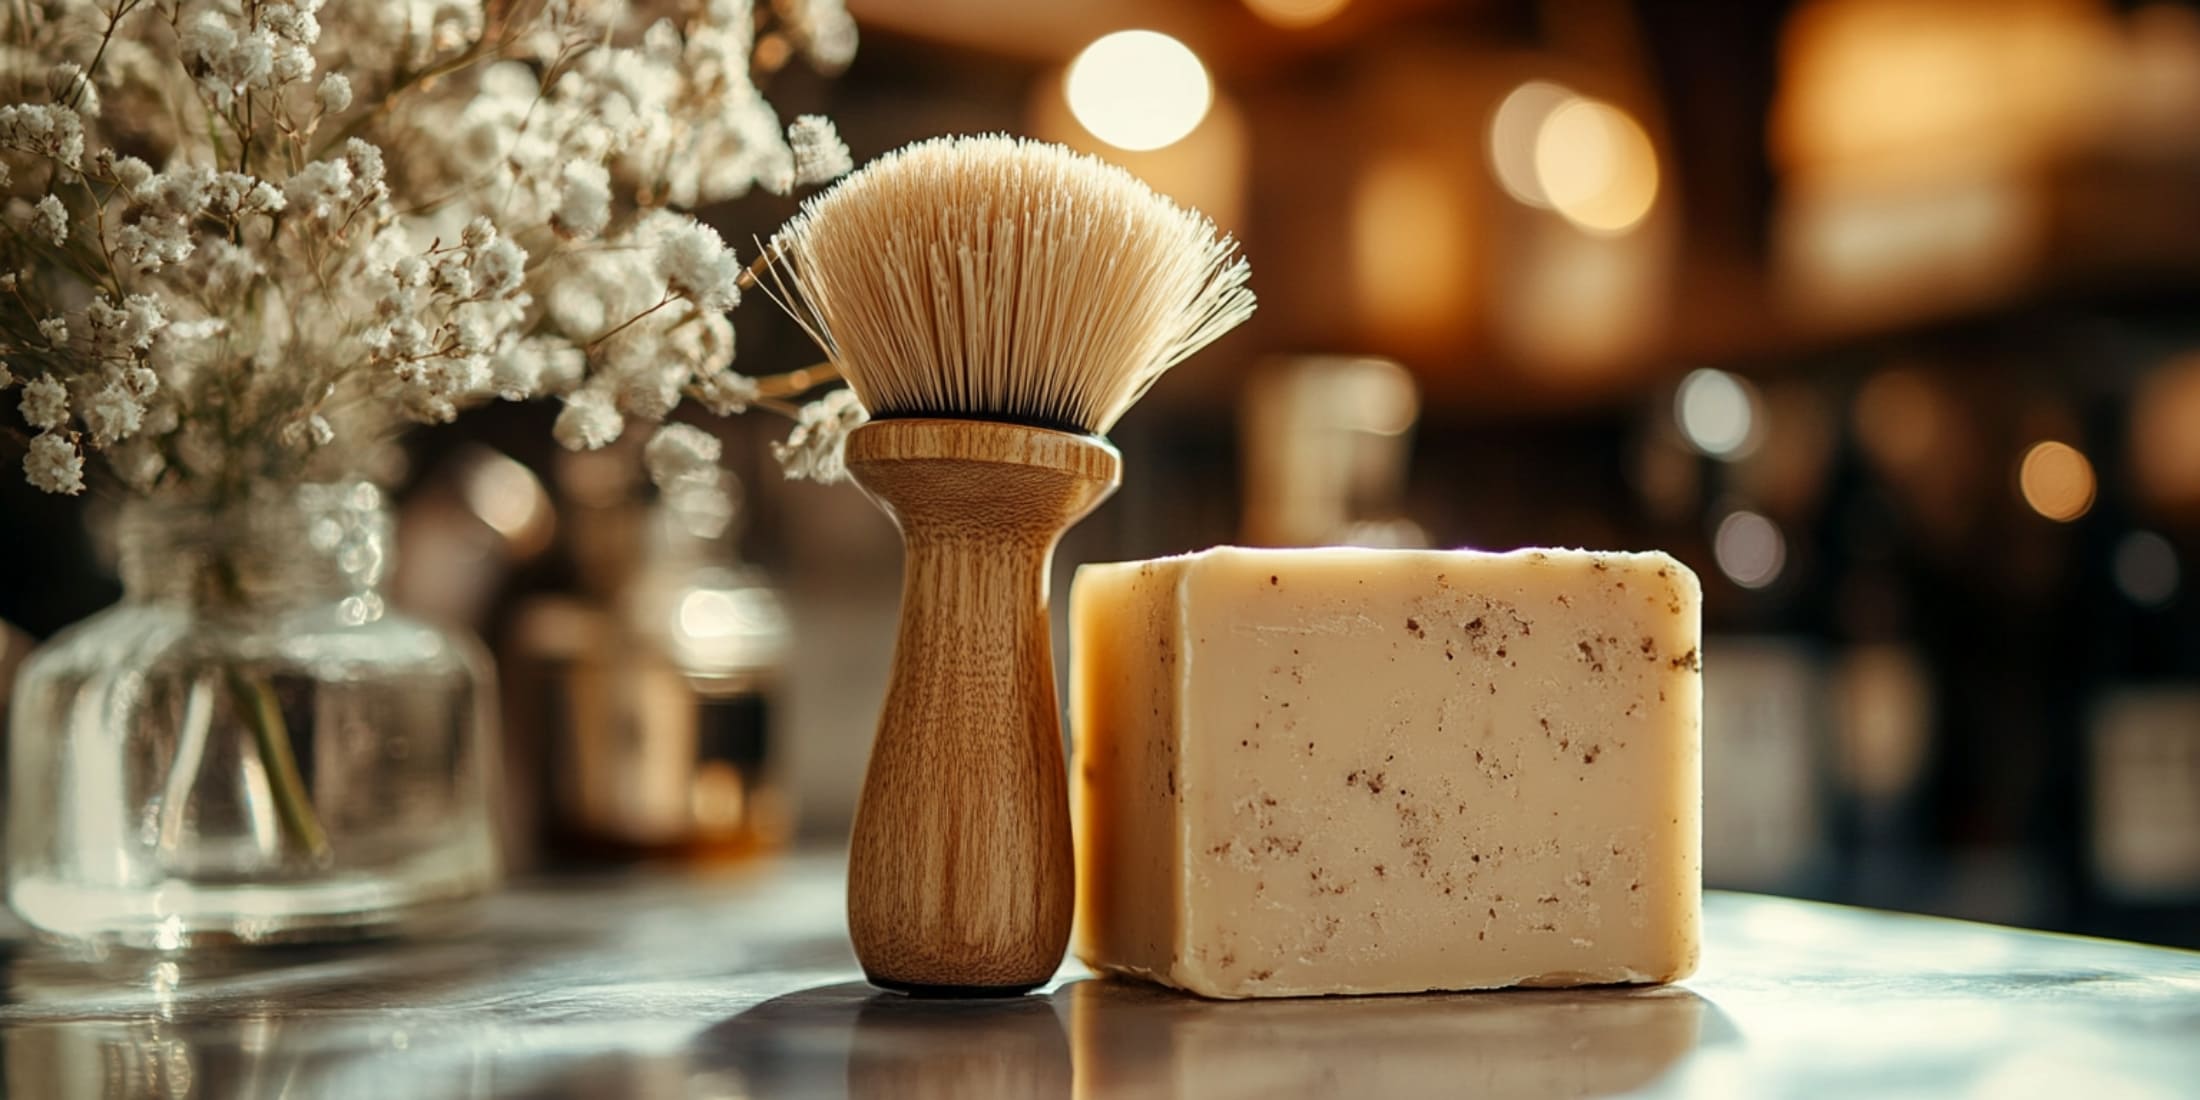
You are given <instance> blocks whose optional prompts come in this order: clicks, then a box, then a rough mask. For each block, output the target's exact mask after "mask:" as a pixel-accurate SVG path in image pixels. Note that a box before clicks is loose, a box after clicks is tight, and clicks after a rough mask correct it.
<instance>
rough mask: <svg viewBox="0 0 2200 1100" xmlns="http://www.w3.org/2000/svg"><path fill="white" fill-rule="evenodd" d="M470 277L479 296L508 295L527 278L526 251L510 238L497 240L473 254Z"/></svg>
mask: <svg viewBox="0 0 2200 1100" xmlns="http://www.w3.org/2000/svg"><path fill="white" fill-rule="evenodd" d="M473 277H474V281H475V283H476V284H477V285H478V286H479V288H480V293H482V294H487V295H493V296H497V297H503V296H506V295H509V294H511V293H513V292H514V291H516V290H518V289H519V288H520V284H521V283H522V282H523V281H525V280H526V278H527V250H526V249H523V248H521V247H520V246H518V245H517V244H514V243H512V238H510V237H498V238H497V239H495V240H493V241H490V242H489V243H488V244H486V245H483V246H482V247H481V250H480V251H479V252H477V253H475V255H474V268H473Z"/></svg>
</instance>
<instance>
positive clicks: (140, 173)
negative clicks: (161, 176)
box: [115, 157, 153, 191]
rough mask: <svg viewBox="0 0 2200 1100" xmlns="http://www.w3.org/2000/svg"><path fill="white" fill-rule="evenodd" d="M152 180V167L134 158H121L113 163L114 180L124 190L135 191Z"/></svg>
mask: <svg viewBox="0 0 2200 1100" xmlns="http://www.w3.org/2000/svg"><path fill="white" fill-rule="evenodd" d="M152 178H153V166H152V165H150V164H147V163H145V162H144V161H142V160H139V159H137V158H136V157H123V158H122V159H120V160H117V161H115V179H116V180H117V181H118V182H120V183H121V184H122V186H123V188H124V189H125V190H128V191H136V190H137V189H138V188H140V187H143V186H145V181H146V180H149V179H152Z"/></svg>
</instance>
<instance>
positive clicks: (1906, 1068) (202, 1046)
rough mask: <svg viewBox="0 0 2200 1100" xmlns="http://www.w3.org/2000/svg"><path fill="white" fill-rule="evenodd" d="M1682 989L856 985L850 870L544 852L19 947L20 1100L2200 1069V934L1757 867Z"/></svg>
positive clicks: (1869, 1087) (1348, 1085) (1710, 930)
mask: <svg viewBox="0 0 2200 1100" xmlns="http://www.w3.org/2000/svg"><path fill="white" fill-rule="evenodd" d="M1706 917H1707V937H1708V942H1707V946H1706V951H1705V958H1704V967H1703V970H1702V971H1701V972H1700V973H1699V974H1698V975H1697V976H1696V977H1694V978H1692V979H1690V980H1689V981H1688V982H1686V983H1685V984H1684V985H1680V986H1675V987H1671V988H1664V989H1592V990H1572V991H1535V990H1520V991H1512V992H1504V993H1481V994H1463V995H1455V996H1405V997H1374V998H1362V999H1335V1000H1298V1001H1265V1002H1235V1003H1217V1002H1205V1001H1198V1000H1193V999H1188V998H1185V997H1181V996H1177V995H1174V994H1171V993H1168V992H1165V991H1162V990H1158V989H1152V988H1147V987H1143V986H1135V985H1126V984H1121V983H1116V982H1106V981H1096V980H1091V979H1087V978H1085V977H1083V976H1082V975H1079V974H1076V973H1073V972H1070V971H1065V973H1064V975H1063V977H1062V978H1061V979H1060V980H1058V981H1057V982H1056V983H1055V984H1053V985H1052V986H1049V987H1048V988H1046V989H1044V990H1042V991H1040V993H1038V994H1034V995H1032V996H1028V997H1023V998H1018V999H1015V1000H1011V1001H991V1002H988V1001H961V1002H926V1001H911V1000H907V999H905V998H901V997H897V996H893V995H889V994H881V993H877V992H875V991H873V990H871V989H870V988H868V987H867V986H865V985H863V984H862V982H861V980H860V977H859V975H858V972H857V971H856V970H855V967H854V960H853V959H852V958H851V957H850V956H849V954H848V949H847V946H846V943H845V940H844V938H843V923H842V918H841V899H840V888H839V882H838V868H837V866H836V865H835V864H833V863H832V862H830V861H824V860H809V861H793V862H787V863H782V864H779V865H777V866H775V867H772V868H768V869H763V870H759V871H754V872H750V873H747V874H744V875H736V876H734V877H719V878H712V879H693V880H683V879H675V878H670V877H665V876H644V877H631V878H608V879H606V878H595V879H587V880H558V881H550V882H543V883H538V884H533V885H527V886H523V887H520V888H517V889H514V890H512V891H509V892H508V893H506V894H504V895H503V896H501V897H498V898H496V899H495V900H493V901H491V902H489V903H487V904H486V906H485V907H484V909H483V912H482V913H481V914H480V919H479V922H478V924H477V925H476V926H475V927H474V928H472V929H470V930H460V931H450V932H446V933H445V934H443V935H441V936H437V937H434V938H427V939H422V940H418V941H414V942H408V943H403V944H381V945H369V946H362V947H352V948H347V949H343V950H293V951H288V952H284V953H280V954H274V955H253V956H247V957H245V958H243V959H216V960H211V961H194V962H193V963H191V964H190V965H189V966H188V967H186V966H182V965H176V964H165V965H164V964H161V963H159V962H157V961H154V960H150V959H145V958H142V957H141V958H137V959H131V960H108V961H105V962H102V963H96V964H87V963H83V962H77V961H71V960H67V959H63V958H59V957H56V956H54V955H52V954H50V953H47V952H45V951H43V950H41V949H35V948H30V947H27V946H25V945H22V944H21V943H14V944H11V945H9V947H8V951H9V956H8V957H7V958H6V960H5V963H4V965H5V970H6V974H7V986H6V993H5V997H4V1003H0V1082H4V1084H5V1095H7V1096H10V1097H35V1098H41V1100H43V1098H49V1097H50V1098H73V1097H102V1096H106V1097H141V1096H144V1097H183V1096H190V1097H231V1096H244V1097H278V1096H282V1097H311V1098H348V1097H362V1098H364V1097H373V1098H378V1100H379V1098H383V1097H422V1098H431V1097H492V1096H525V1097H634V1098H640V1100H655V1098H659V1097H680V1098H690V1097H692V1098H697V1100H704V1098H724V1100H730V1098H734V1097H749V1096H755V1097H782V1096H785V1097H808V1096H843V1095H852V1096H866V1097H874V1096H875V1097H930V1096H938V1097H957V1098H970V1100H985V1098H990V1097H1016V1098H1025V1097H1039V1098H1044V1097H1050V1096H1076V1097H1081V1098H1114V1097H1156V1098H1160V1097H1168V1098H1175V1097H1187V1098H1191V1097H1197V1098H1215V1100H1230V1098H1235V1097H1246V1098H1261V1100H1268V1098H1276V1097H1293V1096H1351V1097H1355V1098H1364V1100H1375V1098H1386V1100H1387V1098H1392V1097H1414V1096H1503V1097H1537V1096H1602V1095H1612V1094H1645V1095H1656V1096H1677V1095H1705V1096H1720V1097H1727V1096H1735V1097H1741V1096H1814V1095H1828V1096H1855V1095H1865V1096H1874V1097H1889V1096H1932V1097H1995V1098H1999V1097H2022V1096H2053V1097H2079V1098H2080V1100H2105V1098H2108V1097H2123V1096H2141V1097H2163V1098H2169V1097H2186V1096H2195V1095H2200V954H2193V953H2187V952H2177V951H2168V950H2162V949H2156V948H2148V947H2139V946H2134V945H2130V944H2119V943H2108V942H2102V941H2095V940H2081V939H2072V938H2067V937H2059V936H2046V935H2039V934H2035V933H2027V932H2015V931H2010V930H2007V929H2000V928H1992V927H1986V926H1982V925H1974V924H1963V923H1957V922H1952V921H1941V920H1931V919H1926V918H1917V917H1902V916H1894V915H1889V914H1883V913H1874V912H1868V911H1864V910H1854V909H1843V908H1837V907H1832V906H1824V905H1814V904H1809V903H1803V902H1793V901H1785V900H1778V899H1771V898H1761V897H1752V896H1745V895H1714V896H1712V897H1711V898H1710V899H1709V900H1708V901H1707V904H1706Z"/></svg>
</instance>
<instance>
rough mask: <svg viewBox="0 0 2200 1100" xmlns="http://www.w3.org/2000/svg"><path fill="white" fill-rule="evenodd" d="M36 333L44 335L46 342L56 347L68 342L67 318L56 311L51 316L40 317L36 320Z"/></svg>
mask: <svg viewBox="0 0 2200 1100" xmlns="http://www.w3.org/2000/svg"><path fill="white" fill-rule="evenodd" d="M38 335H39V336H41V337H44V338H45V341H46V343H48V344H49V345H52V346H53V347H57V348H58V347H60V346H62V345H63V344H66V343H68V342H69V321H68V318H65V317H63V316H61V315H60V314H58V313H56V314H54V315H53V316H51V317H45V318H41V319H40V320H39V322H38Z"/></svg>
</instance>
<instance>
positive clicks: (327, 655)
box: [7, 483, 497, 950]
mask: <svg viewBox="0 0 2200 1100" xmlns="http://www.w3.org/2000/svg"><path fill="white" fill-rule="evenodd" d="M117 540H118V543H119V549H120V555H119V556H120V560H121V566H122V579H123V590H124V596H123V599H122V602H120V603H118V604H116V605H115V606H113V607H110V608H108V609H107V610H105V611H102V612H100V613H98V614H96V615H94V616H92V617H91V618H89V619H86V620H85V621H84V622H82V623H78V624H77V625H75V626H73V627H71V628H69V629H68V630H65V631H63V632H62V633H60V634H58V635H56V636H55V637H54V638H53V639H52V640H50V641H48V642H47V643H46V644H45V645H44V646H42V647H40V648H39V650H38V651H37V652H36V653H34V654H32V656H31V657H30V658H29V660H28V661H27V662H26V663H25V664H24V666H23V668H22V670H21V672H20V678H19V680H18V682H17V690H16V692H15V697H14V700H13V706H12V710H11V712H10V719H11V723H12V726H13V733H12V738H11V746H10V758H9V762H10V767H9V788H10V789H9V796H8V832H7V852H8V865H7V879H8V902H9V904H10V905H11V906H12V907H13V908H14V909H15V910H16V912H17V913H19V914H20V915H21V916H22V917H23V919H24V920H26V921H28V922H30V923H31V924H32V925H33V926H35V927H37V928H38V929H39V930H41V931H42V932H44V933H46V934H48V935H49V936H52V937H55V938H59V939H62V940H67V941H75V942H79V943H83V944H88V945H93V946H122V947H133V948H146V949H154V950H175V949H178V948H184V947H192V946H200V945H209V944H223V943H265V942H288V941H299V940H317V939H332V938H348V937H353V936H361V935H374V934H381V933H385V932H390V931H393V930H396V929H397V928H399V927H400V926H402V925H404V924H406V923H408V922H410V921H412V920H414V919H416V918H418V917H421V916H425V915H428V914H430V913H431V912H433V911H434V910H436V909H437V908H439V907H440V903H444V902H448V901H451V900H454V899H457V898H461V897H464V896H467V895H471V894H475V893H478V892H480V891H481V890H483V889H484V888H486V887H487V886H488V885H490V884H491V883H492V882H493V881H494V880H495V878H496V873H497V861H496V848H495V840H494V834H493V826H492V807H491V803H490V800H491V784H492V782H493V780H494V776H493V775H492V768H493V767H494V759H495V758H494V755H493V750H492V746H493V745H494V743H495V741H494V737H493V736H492V735H493V732H494V726H493V723H494V722H495V702H494V700H495V689H494V686H493V680H492V675H491V673H490V669H489V663H488V659H487V657H486V655H485V654H484V653H483V651H482V649H481V647H480V646H479V645H478V644H477V643H476V642H475V641H474V640H473V639H472V638H470V637H467V636H466V635H464V634H463V633H459V632H453V631H450V630H445V629H442V628H438V627H434V626H429V625H427V624H424V623H420V622H417V621H414V620H412V619H409V618H407V617H405V616H404V615H401V614H398V613H396V612H395V611H392V610H390V609H389V608H388V607H386V606H385V605H384V603H383V600H382V597H381V595H380V593H379V591H378V588H377V586H378V585H379V583H380V581H381V579H382V577H383V575H384V573H385V572H386V571H387V569H388V567H389V564H390V563H389V553H390V542H391V540H390V517H389V512H388V510H387V509H386V507H385V506H384V502H383V498H382V495H381V493H380V492H379V491H378V490H376V489H375V488H374V487H373V486H371V485H367V484H364V483H354V484H345V485H308V486H302V487H297V488H292V489H288V490H284V491H281V492H279V493H263V494H261V495H258V496H256V497H254V498H253V499H252V500H250V501H249V502H246V503H242V504H236V505H231V506H228V507H219V508H209V507H205V506H203V505H196V504H191V503H184V502H160V501H140V502H134V503H132V504H130V505H128V506H126V507H125V509H124V511H123V512H122V515H121V517H120V520H119V524H118V529H117Z"/></svg>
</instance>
